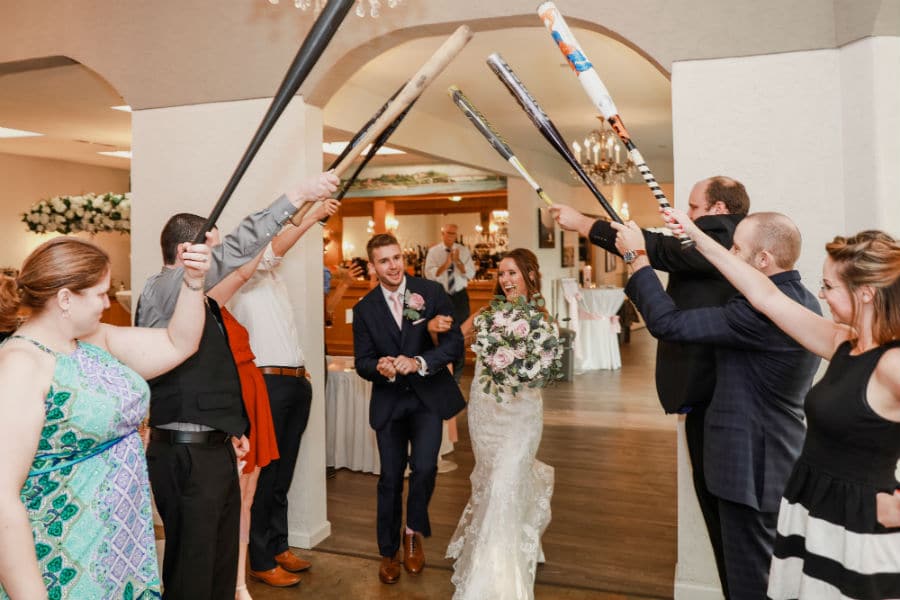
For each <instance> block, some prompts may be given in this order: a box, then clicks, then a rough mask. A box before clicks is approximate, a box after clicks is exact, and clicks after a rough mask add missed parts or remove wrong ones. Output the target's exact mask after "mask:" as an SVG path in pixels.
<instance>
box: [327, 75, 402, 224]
mask: <svg viewBox="0 0 900 600" xmlns="http://www.w3.org/2000/svg"><path fill="white" fill-rule="evenodd" d="M398 93H399V90H398ZM396 95H397V94H394V96H392V97H391V98H393V97H395V96H396ZM416 100H418V98H416ZM416 100H413V101H412V102H411V103H410V105H409V106H407V107H406V108H405V109H404V110H403V112H402V113H400V116H398V117H397V118H396V119H394V121H393V122H392V123H391V124H390V125H388V126H387V128H386V129H385V130H384V131H382V132H381V134H379V136H378V138H377V139H376V140H375V141H374V142H372V148H371V149H369V151H368V152H367V153H366V156H365V158H363V159H362V160H361V161H360V163H359V165H357V167H356V169H355V170H354V171H353V173H352V174H351V175H350V177H348V178H347V179H346V180H345V181H344V182H343V183H342V184H341V188H340V189H339V190H338V193H337V194H335V196H334V199H335V200H337V201H338V202H340V201H341V200H343V198H344V195H346V193H347V192H348V191H349V190H350V186H352V185H353V182H354V181H356V178H357V177H359V174H360V173H361V172H362V170H363V169H365V168H366V165H367V164H369V161H370V160H372V157H374V156H375V155H376V154H377V153H378V150H379V149H381V147H382V146H384V144H385V143H386V142H387V141H388V138H389V137H391V134H393V133H394V131H395V130H396V129H397V127H399V126H400V123H402V122H403V119H405V118H406V115H408V114H409V111H410V110H411V109H412V107H413V106H414V105H415V103H416ZM388 102H390V101H388ZM386 107H387V103H386V104H385V105H384V106H382V107H381V111H379V113H378V114H380V113H381V112H382V111H384V109H385V108H386ZM374 119H377V115H376V116H375V117H374V118H373V120H372V121H371V122H372V123H374V122H375V121H374ZM357 135H359V134H357ZM352 143H353V141H352V140H351V142H350V144H352ZM350 144H348V145H347V148H349V147H350ZM347 148H344V151H343V152H341V156H344V153H345V152H347ZM338 162H340V160H337V161H335V163H333V164H337V163H338ZM329 168H331V167H329ZM329 217H330V215H328V216H326V217H325V218H323V219H319V224H320V225H325V224H326V223H327V222H328V219H329Z"/></svg>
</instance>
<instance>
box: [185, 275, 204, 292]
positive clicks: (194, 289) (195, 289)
mask: <svg viewBox="0 0 900 600" xmlns="http://www.w3.org/2000/svg"><path fill="white" fill-rule="evenodd" d="M181 282H182V283H183V284H184V286H185V287H186V288H187V289H189V290H191V291H192V292H202V291H203V282H201V283H200V285H191V283H190V282H189V281H188V279H187V276H186V275H185V276H184V277H182V278H181Z"/></svg>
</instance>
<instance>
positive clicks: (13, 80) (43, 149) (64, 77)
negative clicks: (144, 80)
mask: <svg viewBox="0 0 900 600" xmlns="http://www.w3.org/2000/svg"><path fill="white" fill-rule="evenodd" d="M124 103H125V102H124V101H123V100H122V97H121V96H120V95H119V94H118V93H117V92H116V90H114V89H113V88H112V86H110V85H109V83H107V82H106V80H104V79H103V78H102V77H100V76H99V75H97V74H96V73H94V72H93V71H91V70H90V69H87V68H85V67H83V66H82V65H80V64H78V63H75V62H73V61H70V60H68V59H50V60H43V61H23V63H19V64H15V63H12V64H6V65H0V127H6V128H10V129H22V130H25V131H32V132H35V133H42V134H44V135H42V136H40V137H27V138H0V152H3V153H7V154H20V155H25V156H36V157H41V158H53V159H58V160H65V161H72V162H77V163H84V164H89V165H97V166H103V167H112V168H115V169H129V168H130V167H131V161H129V160H128V159H125V158H118V157H111V156H104V155H101V154H97V152H101V151H113V150H127V149H129V148H130V147H131V115H130V114H129V113H126V112H122V111H119V110H112V109H111V108H110V107H111V106H121V105H123V104H124Z"/></svg>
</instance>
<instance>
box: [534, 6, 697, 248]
mask: <svg viewBox="0 0 900 600" xmlns="http://www.w3.org/2000/svg"><path fill="white" fill-rule="evenodd" d="M537 13H538V15H539V16H540V17H541V20H542V21H543V22H544V25H545V26H546V27H547V30H548V31H550V35H551V37H552V38H553V41H554V42H556V45H557V47H558V48H559V51H560V52H562V55H563V56H564V57H565V58H566V61H567V62H568V63H569V66H570V67H572V71H573V72H574V73H575V75H577V76H578V81H579V82H581V87H583V88H584V91H585V92H587V95H588V97H589V98H590V99H591V102H593V104H594V106H596V107H597V109H598V110H599V111H600V114H601V115H603V118H604V119H606V121H607V122H608V123H609V125H610V127H612V130H613V131H615V132H616V135H617V136H619V139H620V140H622V143H623V144H624V145H625V149H626V150H628V156H629V157H630V158H631V160H632V161H633V162H634V164H635V166H637V168H638V171H640V173H641V177H643V178H644V183H646V184H647V187H649V188H650V191H651V192H652V193H653V196H654V198H656V201H657V202H658V203H659V206H660V207H661V208H671V206H670V205H669V200H668V198H666V194H665V193H664V192H663V191H662V189H661V188H660V187H659V183H657V181H656V178H655V177H654V176H653V173H652V172H651V171H650V167H648V166H647V163H646V161H645V160H644V157H643V156H642V155H641V153H640V151H639V150H638V149H637V146H636V145H635V144H634V141H633V140H632V139H631V136H630V135H629V134H628V130H627V129H625V124H624V123H623V122H622V118H621V117H620V116H619V110H618V109H617V108H616V104H615V102H613V99H612V96H611V95H610V93H609V90H607V89H606V86H605V85H604V84H603V80H602V79H600V74H599V73H597V70H596V69H595V68H594V65H593V64H591V61H590V60H589V59H588V57H587V56H585V54H584V51H583V50H582V49H581V45H580V44H579V43H578V40H576V39H575V35H574V34H573V33H572V30H571V29H569V25H568V24H567V23H566V20H565V19H564V18H563V16H562V13H560V12H559V9H558V8H556V5H555V4H554V3H553V2H544V3H543V4H541V5H540V6H539V7H538V9H537ZM678 237H679V239H680V240H681V244H682V246H683V247H684V248H688V247H690V246H693V245H694V242H693V241H692V240H691V238H690V237H688V236H687V235H685V234H681V235H680V236H678Z"/></svg>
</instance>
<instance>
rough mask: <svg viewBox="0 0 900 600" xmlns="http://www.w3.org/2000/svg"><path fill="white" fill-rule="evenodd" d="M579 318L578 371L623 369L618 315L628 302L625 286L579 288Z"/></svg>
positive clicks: (577, 331)
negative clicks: (626, 301)
mask: <svg viewBox="0 0 900 600" xmlns="http://www.w3.org/2000/svg"><path fill="white" fill-rule="evenodd" d="M578 292H579V295H580V296H581V297H580V299H578V300H577V302H578V308H577V313H578V320H577V325H575V331H576V335H575V372H576V373H582V372H584V371H591V370H594V369H619V368H621V367H622V357H621V355H620V354H619V337H618V335H617V334H618V333H619V331H621V327H620V326H619V317H618V316H617V315H616V313H617V312H619V309H620V308H621V307H622V303H623V302H624V301H625V290H624V289H622V288H581V289H579V290H578Z"/></svg>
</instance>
